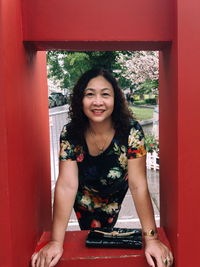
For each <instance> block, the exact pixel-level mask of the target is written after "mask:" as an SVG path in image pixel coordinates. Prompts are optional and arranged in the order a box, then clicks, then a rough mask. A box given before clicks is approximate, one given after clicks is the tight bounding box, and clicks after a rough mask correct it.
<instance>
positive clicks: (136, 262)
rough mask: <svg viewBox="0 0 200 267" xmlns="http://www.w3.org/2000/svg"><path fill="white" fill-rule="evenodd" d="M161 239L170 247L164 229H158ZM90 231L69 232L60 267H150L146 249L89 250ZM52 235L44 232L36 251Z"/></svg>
mask: <svg viewBox="0 0 200 267" xmlns="http://www.w3.org/2000/svg"><path fill="white" fill-rule="evenodd" d="M158 232H159V236H160V239H161V240H162V241H163V243H164V244H166V245H167V246H169V242H168V240H167V238H166V235H165V232H164V230H163V229H162V228H159V229H158ZM87 234H88V231H68V232H66V236H65V241H64V253H63V255H62V257H61V260H60V262H59V263H58V265H56V266H58V267H66V266H68V267H76V266H81V267H84V266H89V267H90V266H91V267H92V266H95V267H96V266H97V267H102V265H103V266H104V267H110V266H115V264H117V266H119V267H130V266H133V267H134V266H135V267H148V266H149V265H148V264H147V261H146V258H145V255H144V249H141V250H134V249H111V248H110V249H108V248H106V249H103V248H87V247H86V246H85V240H86V237H87ZM49 238H50V233H49V232H44V233H43V234H42V236H41V239H40V241H39V243H38V246H37V248H36V251H37V250H39V249H40V248H41V247H43V246H44V245H45V244H46V243H47V242H48V240H49Z"/></svg>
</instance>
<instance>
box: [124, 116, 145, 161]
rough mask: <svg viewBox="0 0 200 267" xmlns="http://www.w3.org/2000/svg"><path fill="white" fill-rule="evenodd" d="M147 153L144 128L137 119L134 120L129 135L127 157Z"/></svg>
mask: <svg viewBox="0 0 200 267" xmlns="http://www.w3.org/2000/svg"><path fill="white" fill-rule="evenodd" d="M146 153H147V151H146V147H145V136H144V132H143V129H142V127H141V125H140V124H139V123H138V122H137V121H134V123H133V125H132V127H131V129H130V132H129V136H128V150H127V158H128V159H134V158H140V157H143V156H144V155H146Z"/></svg>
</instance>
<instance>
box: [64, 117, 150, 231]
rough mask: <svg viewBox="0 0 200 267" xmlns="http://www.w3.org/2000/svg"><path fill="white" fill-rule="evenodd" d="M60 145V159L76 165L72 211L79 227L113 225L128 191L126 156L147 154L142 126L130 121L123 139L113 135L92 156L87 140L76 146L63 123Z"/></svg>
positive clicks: (132, 156)
mask: <svg viewBox="0 0 200 267" xmlns="http://www.w3.org/2000/svg"><path fill="white" fill-rule="evenodd" d="M60 147H61V149H60V156H59V158H60V160H68V159H71V160H76V161H77V164H78V173H79V174H78V175H79V187H78V192H77V195H76V200H75V203H74V210H75V212H76V216H77V219H78V222H79V225H80V228H81V229H82V230H86V229H90V228H94V227H113V226H114V225H115V223H116V221H117V218H118V214H119V211H120V208H121V204H122V201H123V199H124V197H125V195H126V192H127V190H128V175H127V162H128V159H134V158H139V157H142V156H144V155H145V154H146V149H145V144H144V133H143V130H142V127H141V126H140V124H139V123H138V122H137V121H135V120H134V121H132V123H131V127H130V129H129V131H128V132H127V134H126V136H125V137H124V140H121V139H120V138H118V136H117V134H115V136H114V137H113V139H112V141H111V143H110V145H109V146H108V148H107V149H106V150H105V151H104V152H103V153H102V154H100V155H98V156H91V155H90V154H89V151H88V147H87V144H86V142H84V144H83V145H79V144H78V143H77V142H76V140H73V136H70V134H69V133H68V125H65V126H64V127H63V130H62V132H61V136H60Z"/></svg>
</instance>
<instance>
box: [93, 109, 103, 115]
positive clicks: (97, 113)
mask: <svg viewBox="0 0 200 267" xmlns="http://www.w3.org/2000/svg"><path fill="white" fill-rule="evenodd" d="M104 111H105V110H102V109H98V110H97V109H93V110H92V112H93V113H94V114H95V115H101V114H102V113H103V112H104Z"/></svg>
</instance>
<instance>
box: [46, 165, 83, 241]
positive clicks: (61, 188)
mask: <svg viewBox="0 0 200 267" xmlns="http://www.w3.org/2000/svg"><path fill="white" fill-rule="evenodd" d="M77 189H78V167H77V163H76V161H71V160H67V161H60V166H59V176H58V180H57V182H56V187H55V195H54V212H53V225H52V234H51V239H52V240H53V241H57V242H59V243H60V244H63V241H64V236H65V230H66V227H67V224H68V221H69V218H70V215H71V212H72V208H73V204H74V200H75V197H76V193H77Z"/></svg>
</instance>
